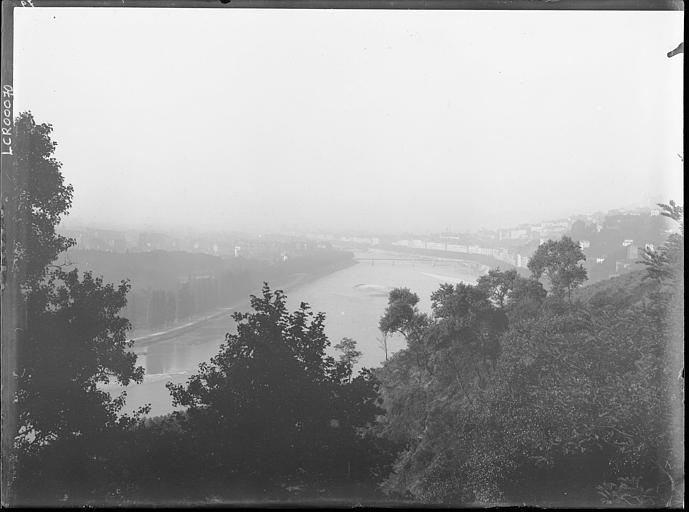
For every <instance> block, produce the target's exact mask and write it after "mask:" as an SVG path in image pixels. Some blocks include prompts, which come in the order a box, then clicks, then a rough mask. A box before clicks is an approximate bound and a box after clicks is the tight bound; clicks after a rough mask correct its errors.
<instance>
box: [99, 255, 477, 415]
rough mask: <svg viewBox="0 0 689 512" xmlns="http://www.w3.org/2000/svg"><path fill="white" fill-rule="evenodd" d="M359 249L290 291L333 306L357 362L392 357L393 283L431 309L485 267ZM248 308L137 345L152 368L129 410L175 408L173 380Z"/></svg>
mask: <svg viewBox="0 0 689 512" xmlns="http://www.w3.org/2000/svg"><path fill="white" fill-rule="evenodd" d="M356 257H357V258H359V259H361V261H359V262H358V263H357V264H355V265H353V266H350V267H348V268H345V269H342V270H338V271H336V272H334V273H332V274H328V275H326V276H323V277H320V278H318V279H316V280H313V281H310V282H305V283H303V284H298V285H296V286H294V287H292V288H289V289H288V290H286V292H285V293H286V295H287V303H288V305H289V307H290V309H291V310H294V309H297V308H298V307H299V303H300V302H302V301H303V302H307V303H308V304H309V305H310V306H311V307H312V309H313V310H314V311H323V312H324V313H325V314H326V320H325V330H326V334H327V335H328V338H329V339H330V341H331V343H332V345H336V344H337V343H338V342H339V340H340V339H342V338H343V337H345V336H347V337H350V338H353V339H355V340H356V341H357V344H358V349H359V350H360V351H361V352H362V357H361V359H360V361H359V363H358V365H357V368H361V367H369V368H371V367H375V366H378V365H380V364H381V363H382V362H383V361H384V360H385V352H384V349H383V348H382V346H381V343H380V339H381V334H380V331H379V330H378V321H379V319H380V317H381V315H382V314H383V312H384V310H385V307H386V305H387V297H388V292H389V291H390V290H392V289H393V288H395V287H407V288H410V289H411V290H412V291H413V292H415V293H416V294H417V295H418V296H419V298H420V302H419V308H420V309H421V310H422V311H426V312H429V311H430V309H431V300H430V295H431V293H432V292H433V291H434V290H436V289H437V288H438V286H439V285H440V284H441V283H453V284H454V283H458V282H465V283H474V282H475V281H476V279H477V278H478V275H479V273H480V270H478V269H477V268H476V265H475V264H474V265H473V266H472V265H467V264H465V263H464V262H461V261H456V260H455V261H453V260H437V259H433V260H432V259H426V260H424V261H406V259H409V258H416V256H413V255H410V254H398V253H391V252H383V251H368V252H364V253H357V254H356ZM367 258H368V259H369V260H367ZM370 259H373V261H371V260H370ZM257 292H258V290H257ZM248 310H249V303H248V300H247V301H246V302H245V303H242V304H237V305H235V306H234V307H232V308H228V309H227V312H226V313H224V314H221V315H219V316H217V317H214V318H212V319H210V320H208V321H205V322H201V323H199V324H197V325H196V326H195V327H194V328H193V329H186V330H184V332H182V333H180V334H179V335H175V336H173V337H166V338H165V339H163V340H161V341H158V342H155V343H152V344H150V345H148V346H146V347H138V348H137V347H136V346H135V348H134V351H135V352H136V353H137V354H138V357H139V358H138V364H140V365H142V366H143V367H144V368H145V370H146V375H145V377H144V382H143V383H142V384H131V385H129V386H127V387H126V388H125V389H126V391H127V405H126V407H125V409H124V412H131V411H133V410H135V409H137V408H138V407H140V406H142V405H144V404H147V403H149V404H151V413H150V415H151V416H156V415H160V414H166V413H169V412H171V411H173V410H174V409H173V407H172V402H171V398H170V394H169V392H168V390H167V389H166V388H165V384H166V383H167V382H170V381H171V382H174V383H183V382H185V381H186V379H187V378H188V377H189V376H190V375H191V374H192V373H194V372H195V371H196V370H197V368H198V364H199V363H201V362H203V361H208V360H209V359H210V358H211V357H212V356H213V355H215V354H216V353H217V352H218V348H219V346H220V344H221V343H222V342H223V341H224V339H225V334H226V333H228V332H236V331H235V328H234V320H233V319H232V318H231V316H230V315H231V313H232V311H248ZM403 347H404V340H403V339H401V337H399V336H395V337H392V338H389V339H388V353H389V355H391V354H392V353H394V352H395V351H397V350H399V349H400V348H403ZM331 348H332V347H331ZM331 354H333V355H335V354H334V351H332V350H331ZM106 389H108V390H109V391H111V392H114V393H116V392H118V391H120V390H121V389H122V388H121V387H120V386H117V385H110V386H107V387H106Z"/></svg>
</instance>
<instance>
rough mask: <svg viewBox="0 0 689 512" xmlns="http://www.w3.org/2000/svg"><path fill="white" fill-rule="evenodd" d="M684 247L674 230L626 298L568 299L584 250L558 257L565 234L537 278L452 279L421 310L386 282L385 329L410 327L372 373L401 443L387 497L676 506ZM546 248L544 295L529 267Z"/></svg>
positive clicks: (390, 428)
mask: <svg viewBox="0 0 689 512" xmlns="http://www.w3.org/2000/svg"><path fill="white" fill-rule="evenodd" d="M563 242H564V243H563V244H562V245H563V246H564V245H567V247H569V248H570V249H571V251H566V252H568V253H569V254H570V255H571V254H575V253H576V247H578V246H576V247H575V244H574V243H571V240H564V241H563ZM544 245H545V244H544ZM681 247H683V240H678V239H677V238H676V237H675V239H671V240H670V242H669V243H668V245H667V246H665V247H663V248H662V249H661V252H662V254H663V257H661V258H658V259H657V260H658V261H657V262H656V267H652V268H651V271H650V272H649V273H648V275H649V276H650V277H652V278H653V277H655V278H656V279H657V282H656V283H655V284H654V285H653V286H652V287H650V289H649V288H644V294H643V295H638V296H635V297H633V299H632V300H630V298H629V297H619V300H617V299H614V298H611V297H610V296H600V295H598V296H596V297H594V298H592V299H591V300H590V301H588V302H583V301H580V300H574V301H571V300H565V299H564V298H565V296H566V295H567V296H570V293H567V294H566V295H565V291H567V292H571V290H572V289H573V288H574V287H576V285H577V284H578V283H579V282H580V278H581V272H580V271H579V270H577V269H578V262H577V261H575V259H576V256H575V257H574V258H567V259H566V260H567V261H565V262H564V264H561V263H559V262H558V261H557V251H556V250H554V249H556V248H557V242H552V243H550V244H549V245H548V246H547V247H546V249H553V250H549V251H546V250H544V251H543V253H544V254H543V255H542V256H543V258H542V259H541V261H540V262H537V263H536V264H534V265H533V266H534V269H535V270H534V269H532V270H534V272H533V276H532V278H531V279H528V280H526V279H523V278H520V277H519V276H517V275H516V274H515V273H513V272H509V271H508V272H501V271H500V270H495V271H491V272H490V273H489V274H488V275H487V276H484V277H482V278H481V279H479V282H478V284H477V285H476V286H468V285H464V284H459V285H456V286H455V287H452V286H450V285H443V286H442V287H441V288H440V290H438V291H437V292H435V293H434V294H433V296H432V299H433V312H432V314H431V315H424V314H421V313H419V312H418V311H417V310H416V302H417V301H418V298H417V297H416V296H415V295H414V294H412V293H411V292H410V291H409V290H395V291H394V292H392V293H391V294H390V299H389V307H388V309H387V311H386V314H385V316H384V317H383V318H382V319H381V328H382V329H383V330H387V331H393V330H396V331H399V332H402V333H403V334H404V335H405V336H406V337H407V342H408V347H407V348H406V349H405V350H402V351H400V352H398V353H397V354H395V355H394V356H393V357H392V358H391V360H390V361H389V362H388V363H387V364H385V365H384V367H383V369H382V370H381V371H379V372H378V377H379V378H380V380H381V382H382V388H381V389H382V392H383V396H384V406H385V409H386V412H387V415H386V419H385V421H386V427H385V431H386V434H387V435H388V436H389V437H390V438H391V439H394V440H396V441H397V442H402V443H404V444H405V446H406V448H405V449H404V450H403V451H402V453H401V454H400V456H399V457H398V459H397V461H396V463H395V467H394V471H393V473H392V474H391V475H390V477H389V478H388V479H387V481H386V483H385V488H386V490H387V492H388V494H389V495H390V496H407V497H410V498H412V499H415V500H420V501H424V502H430V503H453V504H458V503H477V502H481V503H499V502H511V503H515V502H519V503H523V502H526V503H531V504H539V503H540V504H545V503H559V504H573V503H577V504H587V503H588V504H591V505H595V504H608V505H646V506H650V505H667V504H671V503H675V504H677V503H680V502H681V501H678V500H682V499H683V495H682V492H683V491H681V490H680V482H681V479H682V477H683V469H682V468H683V460H678V457H677V446H676V439H678V438H680V439H681V430H680V428H681V424H683V423H682V422H681V421H680V422H678V421H677V417H678V414H679V415H681V411H678V410H677V406H678V398H677V396H676V395H677V386H676V384H675V380H674V377H675V376H676V374H675V373H674V372H675V371H676V368H675V367H674V366H676V364H675V365H674V366H673V365H671V364H668V361H670V360H671V359H672V358H673V357H674V358H676V354H675V353H674V350H677V346H673V345H672V343H671V338H672V333H673V329H675V332H676V328H677V326H676V325H673V324H672V318H671V316H670V313H671V308H672V307H675V309H676V308H677V306H676V305H677V302H678V300H677V299H678V298H681V297H682V295H681V290H680V288H681V287H683V266H682V265H683V263H681V261H682V259H681V258H678V257H677V254H676V252H677V251H678V250H679V248H681ZM551 253H552V254H551ZM546 257H547V258H546ZM545 260H548V265H550V267H551V268H552V272H551V273H550V275H549V281H550V284H551V293H550V295H549V296H547V297H545V295H546V294H545V291H544V290H543V289H542V287H541V286H540V283H539V282H538V281H537V280H536V279H535V278H536V277H540V275H542V274H543V273H544V271H543V270H542V268H544V264H543V263H542V261H545ZM563 269H564V270H563ZM568 269H569V270H568ZM673 276H675V277H679V276H681V279H675V280H673V279H672V277H673ZM660 278H664V279H665V281H663V282H661V281H660ZM525 290H526V293H525V292H524V291H525ZM624 292H625V291H624V290H618V293H616V294H613V297H614V296H615V295H617V296H620V295H622V296H623V295H625V293H624ZM673 298H674V299H675V300H674V302H673V300H672V299H673ZM680 302H681V300H680ZM673 304H674V306H673ZM679 308H680V309H683V304H682V305H680V306H679ZM675 316H676V315H675ZM675 345H677V344H676V343H675ZM679 350H680V351H681V347H680V348H679ZM680 387H681V386H680ZM680 391H681V392H682V393H683V389H681V390H680ZM673 396H674V397H675V398H674V400H673V399H671V398H668V397H673ZM682 396H683V395H682ZM679 405H680V407H681V404H679ZM673 500H675V501H673Z"/></svg>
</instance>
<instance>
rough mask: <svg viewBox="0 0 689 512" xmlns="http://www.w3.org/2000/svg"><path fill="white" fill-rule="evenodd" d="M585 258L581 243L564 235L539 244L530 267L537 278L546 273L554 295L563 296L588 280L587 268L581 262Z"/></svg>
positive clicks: (569, 293)
mask: <svg viewBox="0 0 689 512" xmlns="http://www.w3.org/2000/svg"><path fill="white" fill-rule="evenodd" d="M585 260H586V256H585V255H584V251H582V249H581V246H580V245H579V243H578V242H575V241H573V240H572V239H571V238H569V237H568V236H563V237H562V238H561V239H560V240H557V241H555V240H548V241H547V242H544V243H543V244H541V245H539V246H538V249H536V252H535V253H534V255H533V256H532V257H531V259H530V260H529V264H528V267H529V270H530V271H531V274H532V276H533V277H534V278H535V279H540V278H541V276H543V275H544V274H545V276H546V277H547V278H548V281H549V283H550V286H551V290H552V293H553V294H554V295H556V296H559V297H562V296H564V294H565V292H567V293H568V295H569V296H571V293H572V290H573V289H574V288H576V287H577V286H579V285H581V284H582V283H583V282H584V281H585V280H586V269H585V268H584V266H583V265H582V264H581V262H582V261H585Z"/></svg>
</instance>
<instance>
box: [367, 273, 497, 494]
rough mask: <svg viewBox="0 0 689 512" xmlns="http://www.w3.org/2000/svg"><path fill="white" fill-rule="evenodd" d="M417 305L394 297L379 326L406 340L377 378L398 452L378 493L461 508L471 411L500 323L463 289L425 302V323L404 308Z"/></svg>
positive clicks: (443, 289)
mask: <svg viewBox="0 0 689 512" xmlns="http://www.w3.org/2000/svg"><path fill="white" fill-rule="evenodd" d="M416 302H417V299H416V300H415V295H414V294H411V292H409V291H408V290H394V291H393V292H391V294H390V299H389V304H390V306H389V307H388V309H387V310H386V313H385V316H384V317H383V319H382V320H381V325H382V326H387V327H388V329H393V328H394V329H396V330H397V331H398V332H402V333H403V334H404V335H405V337H406V339H407V347H406V348H405V349H403V350H400V351H398V352H397V353H395V354H394V355H393V356H392V357H391V358H390V360H389V361H388V362H386V363H385V364H384V366H383V368H382V370H381V371H380V372H379V378H380V380H381V383H382V387H381V390H382V395H383V405H384V408H385V410H386V418H385V430H384V431H385V433H386V435H387V436H388V437H389V439H391V440H393V441H395V442H399V443H402V444H403V445H404V447H405V448H404V450H403V451H402V452H401V454H400V455H399V456H398V458H397V461H396V462H395V465H394V470H393V472H392V473H391V474H390V475H389V477H388V479H387V480H386V482H385V484H384V486H385V489H386V491H387V492H388V493H390V494H391V495H394V496H401V497H403V496H406V495H408V494H411V495H412V496H413V497H414V498H415V499H417V500H421V501H426V502H431V503H454V504H457V503H465V502H467V501H470V499H471V496H470V493H467V492H465V491H466V489H467V488H466V482H467V481H468V479H469V478H470V476H471V471H472V470H475V469H476V468H472V467H469V466H467V462H466V460H465V458H464V457H465V456H466V455H467V454H468V453H469V451H468V450H469V449H470V447H471V438H472V437H473V436H474V435H475V432H476V430H477V429H479V425H478V423H477V421H476V420H475V418H474V416H473V411H475V410H476V408H477V407H479V406H480V404H481V403H482V402H483V401H485V400H486V397H487V394H488V393H489V392H490V388H491V382H492V380H493V379H494V368H495V362H496V359H497V357H498V356H499V353H500V346H499V342H498V341H499V337H500V335H501V333H502V332H503V331H504V329H505V328H506V327H507V317H506V315H505V312H504V311H503V310H502V309H500V308H498V307H497V306H495V305H494V304H493V303H492V301H491V300H490V299H489V297H488V295H487V293H486V291H485V290H484V289H482V288H479V287H477V286H471V285H466V284H463V283H460V284H457V285H456V286H452V285H449V284H444V285H441V286H440V288H439V289H438V290H437V291H436V292H434V293H433V294H432V296H431V302H432V315H431V316H430V317H429V316H427V315H424V314H422V313H419V312H418V311H415V310H414V308H413V307H412V310H411V311H409V308H405V307H404V306H405V305H412V304H416Z"/></svg>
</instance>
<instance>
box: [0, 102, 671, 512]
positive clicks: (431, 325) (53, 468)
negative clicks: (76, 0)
mask: <svg viewBox="0 0 689 512" xmlns="http://www.w3.org/2000/svg"><path fill="white" fill-rule="evenodd" d="M16 129H17V141H18V142H17V148H18V150H17V152H18V153H19V155H18V165H19V168H20V169H21V170H23V172H24V173H25V174H26V175H27V177H28V178H27V179H26V180H25V182H24V183H25V185H24V186H25V190H23V191H22V194H21V201H19V202H18V205H19V206H18V208H17V210H16V211H10V212H8V215H9V216H10V218H11V219H12V220H13V221H14V220H21V221H22V222H24V226H26V229H25V234H24V238H23V240H24V242H23V243H24V246H23V247H24V249H23V250H24V251H25V252H26V253H27V254H29V255H30V256H27V258H26V259H25V262H26V263H25V271H24V273H23V276H24V279H23V281H24V282H23V284H24V286H23V295H22V296H23V306H22V307H23V308H24V310H25V312H26V315H27V326H28V327H27V329H26V332H25V333H23V335H22V336H21V337H20V339H19V346H18V364H17V368H16V370H15V374H16V381H17V393H16V408H17V426H16V431H15V443H14V451H13V453H11V454H8V453H3V458H6V457H9V456H12V457H15V458H16V462H17V464H16V473H15V475H14V479H13V488H12V494H11V495H10V496H11V499H12V503H14V504H20V505H36V504H49V505H56V504H60V503H62V504H73V505H74V504H78V505H93V504H127V503H130V504H131V503H134V504H136V503H159V504H160V503H191V502H199V503H214V502H232V503H236V502H241V501H244V500H260V501H265V500H266V499H272V500H280V501H308V502H310V501H314V500H319V499H323V498H326V499H334V500H338V502H344V503H350V504H351V503H354V502H361V501H367V500H368V501H372V502H375V501H376V500H383V499H385V500H401V501H406V500H408V501H413V502H425V503H433V504H454V505H460V504H465V505H468V504H478V503H480V504H490V503H506V502H508V503H529V504H534V505H546V504H556V505H557V504H559V505H572V504H577V505H585V504H589V505H610V506H620V505H624V506H673V505H674V506H681V504H682V503H683V499H684V487H683V476H684V475H683V467H684V459H683V449H682V448H683V444H682V443H683V441H682V440H683V427H684V425H683V396H684V394H683V393H684V388H683V377H681V376H682V375H683V373H682V370H683V367H682V357H681V356H682V354H683V337H682V325H683V324H682V321H683V318H682V317H683V310H684V303H683V292H684V267H683V252H684V228H683V209H682V207H681V206H679V205H676V204H675V203H674V202H670V203H669V204H662V205H659V206H660V207H661V208H662V210H663V214H664V215H665V216H666V217H668V218H669V219H671V220H672V221H674V222H675V223H678V224H679V230H678V231H677V232H676V233H674V234H672V235H670V236H669V237H668V239H667V241H666V243H665V244H664V245H663V246H661V247H659V248H657V249H654V250H650V249H649V250H648V251H645V252H643V253H642V262H643V264H644V265H645V267H646V269H645V270H644V271H643V272H637V273H635V274H631V275H630V276H623V277H622V278H617V279H612V280H609V281H606V282H601V283H598V284H596V285H594V286H593V287H584V288H580V286H581V285H582V284H583V282H584V281H585V279H586V272H585V270H584V269H583V266H582V264H581V262H582V261H583V253H582V252H581V249H580V248H579V244H578V243H577V242H576V241H574V240H572V239H571V238H568V237H563V238H562V239H561V240H558V241H548V242H546V243H544V244H543V245H542V246H541V248H539V249H538V250H537V251H536V254H535V255H534V258H533V259H532V262H531V264H530V266H529V268H530V270H531V272H532V275H531V276H530V277H522V276H520V275H518V274H517V273H516V272H515V271H514V270H501V269H499V268H497V269H494V270H491V271H490V272H489V273H488V274H487V275H484V276H482V277H481V278H479V280H478V282H477V284H476V285H468V284H463V283H460V284H457V285H454V286H453V285H450V284H444V285H441V286H440V287H439V289H438V290H437V291H435V292H434V293H433V294H432V296H431V302H432V310H431V312H430V313H423V312H421V311H420V310H419V308H418V303H419V297H418V296H417V295H416V294H414V293H413V292H412V291H411V290H409V289H407V288H400V289H396V290H393V291H392V292H390V294H389V298H388V306H387V308H386V310H385V311H384V312H383V316H382V318H381V320H380V324H379V327H380V329H381V331H382V333H383V335H384V336H387V335H389V334H392V333H400V334H402V335H403V336H404V337H405V339H406V341H407V345H406V348H404V349H403V350H400V351H398V352H396V353H395V354H392V355H390V357H389V358H388V360H387V361H386V362H385V363H384V364H383V365H382V366H381V367H380V368H376V369H362V370H360V371H359V372H358V373H357V374H356V375H355V373H354V367H355V365H356V362H357V360H358V358H359V357H360V355H361V354H360V352H359V351H358V350H357V348H356V342H355V341H354V340H352V339H349V338H344V339H343V340H341V341H340V342H339V343H338V344H337V345H336V346H335V347H333V348H334V349H336V350H337V351H338V352H339V353H340V355H339V357H337V358H336V357H333V356H331V355H329V352H328V349H329V346H330V341H329V340H328V338H327V336H326V335H325V331H324V324H325V320H326V319H325V316H324V315H323V314H322V313H314V312H312V311H311V310H310V308H309V306H308V305H307V304H304V303H302V304H301V305H300V307H299V308H298V309H297V310H296V311H291V312H290V311H288V310H287V308H286V297H285V295H284V293H283V292H282V291H280V290H271V288H270V287H269V286H268V285H267V284H264V287H263V289H262V291H261V293H260V294H257V295H252V296H251V310H250V311H249V312H245V313H235V314H234V315H233V318H234V320H235V322H236V324H237V333H236V334H228V335H227V336H226V338H225V342H224V344H223V345H222V346H221V347H220V350H219V352H218V354H217V355H216V356H215V357H213V358H212V359H211V360H210V361H209V362H206V363H202V364H201V365H199V367H198V370H197V371H196V372H195V373H194V374H193V375H192V376H191V377H190V378H189V379H188V380H187V382H186V383H185V384H182V385H172V384H170V385H169V386H168V388H169V390H170V394H171V400H173V401H174V403H175V404H177V405H180V406H183V408H184V409H183V410H182V411H180V412H176V413H173V414H170V415H167V416H163V417H155V418H149V417H147V416H146V413H147V410H146V408H143V409H142V410H139V411H138V412H137V413H136V414H134V415H133V416H126V415H122V414H121V410H122V406H123V404H124V400H125V398H126V397H125V395H121V396H117V397H112V396H110V394H108V393H105V392H104V391H102V389H101V388H100V385H101V384H103V383H106V382H108V381H109V380H111V379H114V380H117V381H119V382H121V383H123V384H126V383H129V382H140V381H141V379H142V377H143V370H142V369H141V368H140V367H137V366H136V358H135V356H134V355H132V353H131V352H129V351H128V350H127V349H128V348H129V346H130V342H129V341H127V339H128V338H127V333H128V330H129V329H130V327H131V325H130V323H129V321H128V320H127V319H126V318H125V317H124V316H121V312H122V311H123V310H124V308H125V306H126V302H127V294H128V292H129V289H130V285H129V283H128V282H126V281H123V282H120V283H119V284H117V285H113V284H108V283H107V282H106V281H104V280H103V279H101V278H100V277H94V276H93V274H92V273H90V272H83V273H80V272H79V271H78V270H69V271H68V270H66V269H64V268H61V267H60V266H59V265H56V264H55V263H54V262H55V261H56V257H57V255H58V254H59V253H60V252H62V251H64V250H65V249H67V248H68V247H69V246H70V245H72V244H73V241H71V240H69V239H66V238H64V237H60V236H59V235H57V234H56V233H55V226H56V225H57V223H58V222H59V220H60V218H61V217H62V216H63V215H64V214H66V213H67V211H68V209H69V206H70V204H71V198H72V189H71V187H69V186H67V185H65V184H64V181H63V178H62V175H61V172H60V164H59V162H57V161H55V159H54V158H53V156H52V154H53V151H54V147H55V143H54V142H52V141H51V140H50V133H51V127H50V125H39V124H36V123H35V121H34V120H33V117H32V116H31V114H30V113H25V114H21V115H20V116H19V117H18V118H17V121H16ZM19 251H20V252H21V251H22V246H21V245H20V247H19ZM543 277H546V278H547V280H546V284H547V285H548V290H546V288H544V286H543V284H542V283H541V282H540V280H539V279H541V278H543ZM159 300H160V301H163V300H167V299H163V298H162V297H159ZM184 300H186V299H184ZM182 302H183V300H182ZM178 307H179V306H178ZM154 314H156V315H162V316H164V314H163V313H162V312H156V313H154ZM4 370H6V369H4ZM3 426H4V425H3ZM5 467H7V466H5Z"/></svg>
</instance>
